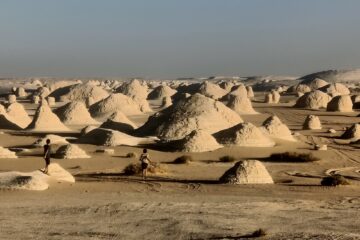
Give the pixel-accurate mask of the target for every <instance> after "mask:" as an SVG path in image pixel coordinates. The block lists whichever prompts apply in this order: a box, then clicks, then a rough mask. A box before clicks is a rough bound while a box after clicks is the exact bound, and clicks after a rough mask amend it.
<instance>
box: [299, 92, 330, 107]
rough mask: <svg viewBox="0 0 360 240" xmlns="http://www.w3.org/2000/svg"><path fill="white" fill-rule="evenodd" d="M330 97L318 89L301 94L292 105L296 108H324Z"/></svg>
mask: <svg viewBox="0 0 360 240" xmlns="http://www.w3.org/2000/svg"><path fill="white" fill-rule="evenodd" d="M330 100H331V97H330V96H329V95H328V94H326V93H324V92H322V91H319V90H316V91H314V92H310V93H306V94H304V95H303V96H301V97H300V98H299V99H298V100H297V101H296V104H295V106H294V107H297V108H309V109H320V108H326V107H327V104H328V103H329V102H330Z"/></svg>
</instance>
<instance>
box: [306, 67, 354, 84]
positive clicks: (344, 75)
mask: <svg viewBox="0 0 360 240" xmlns="http://www.w3.org/2000/svg"><path fill="white" fill-rule="evenodd" d="M315 78H320V79H324V80H325V81H328V82H359V79H360V69H350V70H327V71H322V72H317V73H312V74H309V75H306V76H304V77H301V79H305V80H312V79H315Z"/></svg>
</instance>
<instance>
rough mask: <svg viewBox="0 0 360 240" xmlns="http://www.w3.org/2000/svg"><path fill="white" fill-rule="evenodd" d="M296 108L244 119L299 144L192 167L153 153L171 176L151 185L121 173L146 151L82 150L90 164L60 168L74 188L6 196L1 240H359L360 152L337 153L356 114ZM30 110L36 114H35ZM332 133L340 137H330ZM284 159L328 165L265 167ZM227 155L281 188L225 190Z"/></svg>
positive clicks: (0, 209) (0, 198)
mask: <svg viewBox="0 0 360 240" xmlns="http://www.w3.org/2000/svg"><path fill="white" fill-rule="evenodd" d="M261 98H262V95H261V96H258V99H260V100H261ZM151 104H152V106H153V107H154V106H155V105H156V104H157V103H156V102H152V103H151ZM293 104H294V98H293V97H283V98H282V103H280V104H273V105H271V104H264V103H260V102H255V103H253V106H254V108H255V110H256V111H258V112H260V113H262V114H260V115H248V116H243V119H244V120H245V121H250V122H252V123H254V124H255V125H257V126H260V125H261V123H262V122H263V121H264V120H265V119H266V118H267V117H268V116H269V115H271V114H276V115H277V116H278V117H279V118H280V119H281V120H282V121H283V122H284V123H285V124H287V125H288V126H289V128H290V129H291V130H292V131H297V132H299V133H300V136H299V137H298V139H299V140H300V141H298V142H296V143H289V142H278V144H277V145H276V146H275V147H272V148H245V147H241V148H222V149H219V150H216V151H213V152H207V153H196V154H191V155H192V157H193V158H194V159H195V161H194V162H192V163H190V164H186V165H183V164H180V165H178V164H177V165H175V164H171V163H170V162H171V161H173V160H174V159H175V158H176V157H178V156H181V155H183V153H171V152H162V151H157V150H150V155H151V158H152V159H153V160H154V161H156V162H160V163H162V165H163V167H164V168H166V170H167V173H166V174H164V175H157V176H150V177H149V179H148V181H142V180H141V178H140V177H138V176H130V177H129V176H124V175H123V174H122V173H121V172H122V170H123V168H124V167H125V166H126V165H128V164H129V163H132V162H137V161H138V159H135V158H133V159H130V158H126V157H125V155H126V154H127V153H129V152H136V153H138V154H139V153H140V152H141V150H142V149H141V148H136V147H126V146H119V147H113V149H115V154H114V155H112V156H110V155H107V154H104V153H96V152H95V150H96V149H100V148H102V147H100V146H94V145H87V144H79V145H80V146H81V148H82V149H84V150H86V152H87V153H88V154H90V155H91V156H92V158H90V159H66V160H60V159H54V160H53V161H54V162H57V163H59V164H60V165H61V166H63V167H64V168H65V169H66V170H68V171H69V172H71V173H72V174H73V175H74V176H75V178H76V183H74V184H66V183H61V184H60V183H54V184H52V185H51V187H50V189H48V190H46V191H19V190H17V191H15V190H12V191H11V190H1V191H0V213H1V214H0V227H1V231H0V239H247V238H249V237H250V236H249V234H250V233H252V232H253V231H255V230H257V229H259V228H262V229H264V230H266V232H267V233H268V234H267V235H266V236H265V237H263V238H262V239H360V218H359V213H360V184H359V183H360V181H359V180H360V174H359V170H360V151H359V147H360V146H359V145H356V144H352V145H349V144H339V143H337V142H335V138H334V137H336V136H339V135H341V133H342V132H343V128H344V127H347V126H350V125H351V124H352V123H357V122H358V117H356V116H357V115H358V112H354V113H329V112H325V111H316V112H314V111H309V110H299V109H294V108H292V107H291V106H292V105H293ZM24 105H25V106H26V109H27V110H28V111H29V113H33V110H34V109H35V106H34V105H32V104H28V103H26V104H24ZM311 113H313V114H314V113H315V114H316V115H318V116H319V117H320V119H321V121H322V123H323V130H311V131H310V130H306V131H304V130H301V126H302V124H303V122H304V119H305V117H306V116H307V115H308V114H311ZM131 119H132V120H133V121H134V122H137V123H143V122H145V121H146V118H144V117H136V116H134V117H131ZM328 128H334V129H336V130H337V133H335V134H331V133H328V132H327V129H328ZM78 129H79V128H78ZM62 135H64V136H66V134H65V133H64V134H62ZM67 135H68V136H75V137H76V136H77V133H70V134H69V133H68V134H67ZM39 136H40V135H39V134H30V133H21V132H11V131H5V130H4V133H3V134H1V135H0V145H1V146H3V147H10V148H16V147H26V146H30V145H31V144H32V143H33V142H34V141H35V140H36V139H38V137H39ZM314 143H316V144H320V143H322V144H327V145H328V150H327V151H314V150H312V149H313V144H314ZM41 151H42V149H41V148H31V149H30V151H29V152H21V153H19V154H18V155H19V156H20V157H19V158H18V159H8V160H7V159H6V160H5V159H4V160H0V171H1V172H5V171H12V170H16V171H33V170H36V169H40V168H42V167H43V159H42V157H41ZM284 151H298V152H312V153H313V154H314V155H315V156H317V157H319V158H321V160H320V161H318V162H312V163H279V162H278V163H275V162H268V161H265V158H266V157H268V156H269V155H270V154H271V153H274V152H284ZM224 155H232V156H235V157H237V158H239V159H257V160H260V161H264V164H265V166H266V168H267V169H268V170H269V172H270V174H271V176H272V177H273V179H274V181H275V183H276V184H274V185H237V186H233V185H222V184H218V183H217V180H218V178H219V177H220V176H221V175H222V174H223V173H224V171H226V170H227V169H229V168H230V167H231V166H232V165H233V163H220V162H219V160H218V159H219V157H221V156H224ZM333 171H337V172H338V173H340V174H342V175H344V176H347V177H348V179H350V180H349V181H350V182H351V185H349V186H341V187H323V186H321V185H320V180H321V178H322V177H323V176H325V175H326V172H333Z"/></svg>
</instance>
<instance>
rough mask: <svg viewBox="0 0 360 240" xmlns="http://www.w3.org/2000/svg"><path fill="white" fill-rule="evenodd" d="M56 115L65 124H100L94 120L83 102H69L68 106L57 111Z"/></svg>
mask: <svg viewBox="0 0 360 240" xmlns="http://www.w3.org/2000/svg"><path fill="white" fill-rule="evenodd" d="M54 113H55V114H56V115H57V116H58V117H59V118H60V120H61V121H62V122H63V123H65V124H71V125H87V124H99V122H97V121H96V120H95V119H93V118H92V117H91V115H90V113H89V111H88V110H87V108H86V106H85V104H84V103H83V102H79V101H75V102H69V103H67V104H66V105H64V106H62V107H60V108H58V109H56V110H55V111H54Z"/></svg>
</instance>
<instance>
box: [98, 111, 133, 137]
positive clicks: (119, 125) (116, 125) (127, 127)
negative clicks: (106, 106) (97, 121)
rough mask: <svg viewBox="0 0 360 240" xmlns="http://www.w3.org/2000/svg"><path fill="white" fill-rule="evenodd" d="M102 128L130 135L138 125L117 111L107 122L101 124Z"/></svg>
mask: <svg viewBox="0 0 360 240" xmlns="http://www.w3.org/2000/svg"><path fill="white" fill-rule="evenodd" d="M100 128H108V129H113V130H116V131H120V132H125V133H129V132H132V131H133V130H134V129H136V128H137V126H136V124H135V123H133V122H132V121H131V120H130V119H129V118H128V117H127V116H126V115H125V114H124V113H122V112H121V111H117V112H115V113H113V114H112V115H111V116H110V118H108V120H106V122H104V123H103V124H101V126H100Z"/></svg>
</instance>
